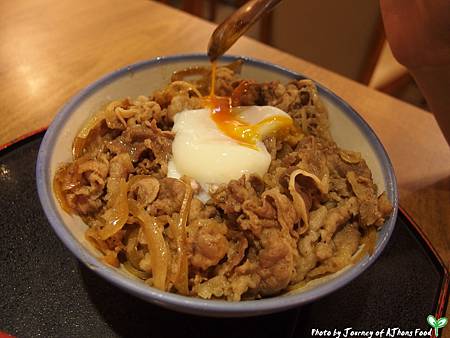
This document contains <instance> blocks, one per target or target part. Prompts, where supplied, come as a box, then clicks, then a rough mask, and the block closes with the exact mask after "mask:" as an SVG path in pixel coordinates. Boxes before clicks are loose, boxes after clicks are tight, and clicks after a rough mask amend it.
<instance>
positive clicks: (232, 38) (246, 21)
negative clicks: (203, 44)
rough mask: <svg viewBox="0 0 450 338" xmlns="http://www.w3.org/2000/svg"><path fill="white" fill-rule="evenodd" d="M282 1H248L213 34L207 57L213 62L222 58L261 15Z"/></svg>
mask: <svg viewBox="0 0 450 338" xmlns="http://www.w3.org/2000/svg"><path fill="white" fill-rule="evenodd" d="M281 1H282V0H250V1H248V2H246V3H245V4H244V5H243V6H241V7H240V8H239V9H238V10H237V11H235V12H234V13H233V14H231V15H230V16H229V17H228V18H226V19H225V21H223V22H222V23H221V24H220V25H219V26H218V27H217V28H216V30H215V31H214V32H213V34H212V35H211V38H210V39H209V44H208V57H209V59H210V60H211V61H215V60H216V59H217V58H219V57H220V56H222V55H223V54H224V53H225V52H226V51H227V50H228V49H229V48H230V47H231V46H232V45H233V44H234V43H235V42H236V41H237V40H238V39H239V38H240V37H241V36H242V35H243V34H244V33H245V32H247V31H248V30H249V29H250V27H251V26H253V24H254V23H255V22H256V21H258V20H259V19H260V18H261V16H263V14H265V13H267V12H269V11H271V10H272V9H273V8H274V7H275V6H276V5H278V4H279V3H280V2H281Z"/></svg>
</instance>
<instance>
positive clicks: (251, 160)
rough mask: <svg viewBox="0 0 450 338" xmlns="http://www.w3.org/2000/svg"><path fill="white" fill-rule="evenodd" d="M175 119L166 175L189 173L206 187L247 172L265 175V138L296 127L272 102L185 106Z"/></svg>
mask: <svg viewBox="0 0 450 338" xmlns="http://www.w3.org/2000/svg"><path fill="white" fill-rule="evenodd" d="M174 122H175V124H174V126H173V129H172V131H174V132H175V139H174V140H173V143H172V154H173V157H172V159H171V160H170V162H169V172H168V176H169V177H175V178H179V177H180V176H182V175H186V176H189V177H191V178H193V179H195V180H196V181H197V182H198V183H200V184H201V185H202V186H205V185H206V186H208V185H216V184H221V183H228V182H229V181H230V180H232V179H238V178H240V177H241V176H242V175H244V174H258V175H260V176H263V175H264V174H265V173H266V172H267V170H268V168H269V166H270V161H271V156H270V154H269V152H268V151H267V149H266V147H265V145H264V143H263V142H262V140H263V139H264V138H265V137H266V136H269V135H272V134H274V133H276V132H277V131H278V130H280V129H281V128H284V127H287V126H290V125H292V119H291V117H290V116H289V115H288V114H287V113H285V112H284V111H282V110H281V109H278V108H276V107H272V106H246V107H233V108H232V109H231V108H230V110H229V111H217V110H216V111H212V110H211V109H208V108H205V109H196V110H186V111H183V112H180V113H178V114H176V115H175V117H174Z"/></svg>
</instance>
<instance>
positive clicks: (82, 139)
mask: <svg viewBox="0 0 450 338" xmlns="http://www.w3.org/2000/svg"><path fill="white" fill-rule="evenodd" d="M103 120H105V111H103V110H102V111H100V112H98V113H97V114H95V115H94V116H93V117H91V118H90V119H89V120H88V121H87V123H86V124H85V125H84V126H83V128H82V129H81V131H80V132H79V133H78V135H77V136H76V137H75V139H74V141H73V145H72V153H73V156H74V158H78V157H80V156H81V154H82V153H83V149H84V146H85V144H86V139H87V138H88V137H89V135H90V134H91V132H92V131H93V130H94V129H95V128H97V127H99V126H100V124H101V123H102V122H103Z"/></svg>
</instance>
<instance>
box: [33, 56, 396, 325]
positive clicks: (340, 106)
mask: <svg viewBox="0 0 450 338" xmlns="http://www.w3.org/2000/svg"><path fill="white" fill-rule="evenodd" d="M236 58H237V57H235V56H227V57H224V58H222V59H221V62H223V63H229V62H231V61H233V60H235V59H236ZM244 59H245V65H244V67H243V73H242V76H243V78H251V79H254V80H256V81H261V82H263V81H271V80H280V81H282V82H287V81H289V80H292V79H299V78H304V77H303V76H301V75H299V74H296V73H294V72H292V71H289V70H287V69H284V68H281V67H279V66H275V65H272V64H269V63H266V62H262V61H256V60H252V59H248V58H244ZM192 65H208V59H207V57H206V56H205V55H199V54H195V55H176V56H170V57H159V58H156V59H153V60H149V61H144V62H140V63H137V64H134V65H131V66H129V67H126V68H123V69H120V70H118V71H115V72H113V73H111V74H109V75H107V76H105V77H103V78H102V79H100V80H98V81H96V82H95V83H93V84H91V85H90V86H88V87H87V88H85V89H83V90H82V91H81V92H80V93H79V94H78V95H76V96H75V97H74V98H73V99H72V100H70V101H69V102H68V103H67V104H66V105H65V106H64V107H63V108H62V109H61V111H60V112H59V113H58V115H57V116H56V118H55V120H54V121H53V123H52V124H51V126H50V127H49V129H48V131H47V133H46V134H45V137H44V139H43V141H42V144H41V147H40V150H39V155H38V160H37V167H36V176H37V185H38V192H39V197H40V200H41V203H42V207H43V209H44V211H45V213H46V215H47V218H48V220H49V222H50V224H51V226H52V227H53V229H54V231H55V232H56V234H57V235H58V236H59V238H60V239H61V240H62V241H63V242H64V244H65V245H66V246H67V248H68V249H69V250H70V251H71V252H72V253H73V254H74V255H75V256H76V257H77V258H78V259H79V260H81V261H82V262H83V263H84V264H85V265H86V266H87V267H88V268H90V269H91V270H93V271H94V272H96V273H98V274H99V275H101V276H102V277H104V278H106V279H107V280H108V281H110V282H111V283H113V284H115V285H116V286H118V287H120V288H122V289H124V290H126V291H127V292H130V293H131V294H133V295H135V296H137V297H139V298H142V299H144V300H146V301H149V302H151V303H154V304H157V305H161V306H163V307H166V308H170V309H173V310H177V311H182V312H187V313H192V314H199V315H206V316H223V317H225V316H227V317H238V316H253V315H259V314H265V313H271V312H277V311H281V310H285V309H288V308H292V307H295V306H299V305H302V304H305V303H308V302H311V301H314V300H316V299H318V298H320V297H322V296H325V295H327V294H329V293H330V292H333V291H334V290H337V289H339V288H341V287H342V286H344V285H345V284H347V283H349V282H350V281H351V280H353V279H354V278H356V277H357V276H358V275H359V274H361V273H362V272H363V271H364V270H365V269H367V267H369V265H370V264H372V263H373V262H374V261H375V260H376V259H377V257H378V256H379V255H380V253H381V252H382V250H383V249H384V247H385V246H386V243H387V241H388V240H389V238H390V236H391V234H392V231H393V229H394V225H395V220H396V216H397V207H398V197H397V188H396V181H395V176H394V171H393V169H392V165H391V162H390V160H389V158H388V156H387V154H386V151H385V150H384V148H383V146H382V145H381V143H380V141H379V139H378V138H377V137H376V135H375V134H374V132H373V131H372V129H371V128H370V127H369V126H368V125H367V124H366V122H364V120H363V119H362V118H361V117H360V116H359V115H358V114H357V113H356V112H355V111H354V110H353V109H352V108H351V107H350V106H349V105H348V104H347V103H345V102H344V101H343V100H342V99H340V98H339V97H337V96H336V95H335V94H333V93H332V92H330V91H329V90H328V89H326V88H325V87H323V86H321V85H320V84H318V89H319V93H320V96H321V97H322V99H323V101H324V102H325V104H326V106H327V107H328V110H329V117H330V123H331V132H332V135H333V138H334V140H335V141H336V143H337V144H338V145H339V146H340V147H342V148H345V149H350V150H354V151H359V152H361V153H362V155H363V157H364V159H365V160H366V162H367V164H368V166H369V167H370V169H371V171H372V173H373V177H374V181H375V183H376V184H377V185H378V187H379V190H380V191H383V190H385V191H386V192H387V196H388V198H389V200H390V201H392V204H393V206H394V211H393V213H392V216H391V217H390V218H389V219H388V220H387V221H386V224H385V225H384V227H383V228H382V230H381V231H380V232H379V235H378V241H377V244H376V248H375V252H374V254H373V255H372V256H370V257H368V256H367V257H365V258H364V259H362V260H361V261H360V262H359V263H357V264H356V265H354V266H351V267H349V268H346V269H345V270H344V271H342V272H339V273H337V274H335V275H333V276H332V277H328V278H326V280H323V281H321V282H320V283H315V284H314V285H312V286H311V287H308V288H306V289H305V290H303V291H302V292H301V293H294V294H285V295H281V296H277V297H273V298H267V299H261V300H251V301H241V302H226V301H219V300H202V299H197V298H191V297H185V296H181V295H176V294H172V293H168V292H161V291H159V290H157V289H155V288H152V287H149V286H148V285H146V284H144V283H143V282H142V281H139V280H137V279H135V278H133V277H132V276H130V275H129V274H128V273H126V272H124V271H122V270H120V269H115V268H113V267H111V266H108V265H105V264H104V263H102V262H101V261H100V260H99V259H98V257H99V253H98V252H97V251H96V250H95V249H94V248H93V247H92V246H91V245H90V243H89V242H87V241H86V240H85V237H84V232H85V230H86V225H85V224H84V223H83V222H82V221H81V219H80V218H79V217H76V216H71V215H68V214H66V213H65V212H64V211H63V210H62V209H61V208H60V206H59V204H58V202H57V201H56V199H55V196H54V195H53V190H52V178H53V176H54V174H55V171H56V169H57V168H58V166H59V165H60V164H61V163H64V162H67V161H70V160H71V154H72V152H71V146H72V141H73V139H74V138H75V136H76V135H77V133H78V131H79V130H80V129H81V127H82V126H83V124H84V123H85V121H86V120H88V118H89V117H90V116H91V115H92V114H93V113H95V112H96V111H97V110H98V109H99V108H100V107H102V106H103V105H104V104H105V103H107V102H109V101H111V100H114V99H120V98H124V97H127V96H130V97H136V96H138V95H148V94H150V93H152V92H153V91H154V90H156V89H158V88H161V87H163V86H164V85H166V84H167V83H168V82H169V81H170V77H171V74H172V72H173V71H175V70H178V69H182V68H186V67H188V66H192Z"/></svg>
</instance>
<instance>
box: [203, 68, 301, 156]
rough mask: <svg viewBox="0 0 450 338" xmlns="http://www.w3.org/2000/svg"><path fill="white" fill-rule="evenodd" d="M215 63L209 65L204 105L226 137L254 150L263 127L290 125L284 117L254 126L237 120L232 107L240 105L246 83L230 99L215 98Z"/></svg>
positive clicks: (288, 120) (246, 86)
mask: <svg viewBox="0 0 450 338" xmlns="http://www.w3.org/2000/svg"><path fill="white" fill-rule="evenodd" d="M216 70H217V63H216V61H214V62H212V65H211V90H210V93H209V96H206V97H204V104H205V106H206V107H207V108H209V109H210V110H211V118H212V119H213V121H214V122H215V123H216V125H217V126H218V127H219V129H220V130H221V131H222V132H223V133H224V134H225V135H227V136H229V137H231V138H232V139H234V140H236V141H238V142H239V143H240V144H242V145H244V146H247V147H249V148H252V149H257V148H256V142H258V141H259V140H261V138H262V136H263V135H261V131H262V129H263V127H267V126H273V130H277V129H282V128H285V127H288V126H291V125H292V120H291V119H290V118H288V117H285V116H272V117H268V118H266V119H264V120H262V121H260V122H258V123H256V124H253V125H252V124H248V123H245V122H244V121H241V120H239V118H238V117H237V116H236V114H235V113H233V106H237V105H239V103H240V98H241V96H242V95H244V94H245V93H246V92H247V91H248V88H249V85H250V83H249V82H248V81H242V82H241V83H240V84H239V86H238V87H236V89H235V90H234V91H233V93H232V94H231V97H223V96H217V95H216V94H215V87H216Z"/></svg>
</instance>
